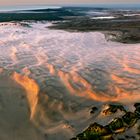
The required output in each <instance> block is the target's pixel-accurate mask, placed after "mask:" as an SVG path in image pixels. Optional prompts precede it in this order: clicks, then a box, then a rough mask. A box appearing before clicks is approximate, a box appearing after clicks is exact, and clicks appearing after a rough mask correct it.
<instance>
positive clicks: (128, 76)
mask: <svg viewBox="0 0 140 140" xmlns="http://www.w3.org/2000/svg"><path fill="white" fill-rule="evenodd" d="M30 24H31V27H25V26H22V25H20V24H15V23H5V24H4V23H2V24H0V67H1V69H0V75H1V77H0V83H1V84H0V85H1V89H2V90H1V91H0V92H2V96H3V97H2V100H9V99H8V98H10V97H11V100H12V102H16V101H17V104H14V105H13V106H12V103H11V105H10V103H5V104H6V105H5V107H3V109H6V108H8V110H9V111H8V113H6V115H8V114H9V115H10V113H11V112H10V111H11V110H13V111H14V112H15V111H16V112H18V114H19V116H18V114H17V115H16V114H15V113H14V114H11V116H15V117H19V119H18V120H19V121H20V120H21V121H20V123H21V122H22V121H24V120H26V121H27V125H25V126H24V125H22V124H21V125H20V128H21V130H23V131H24V129H27V130H28V129H29V131H28V133H29V132H30V131H32V132H30V134H32V135H33V136H34V133H35V131H38V132H37V133H35V134H36V135H37V136H38V137H39V138H38V139H39V140H44V139H47V140H54V139H56V140H57V139H62V138H63V139H69V138H71V137H73V136H74V135H76V134H77V133H79V132H80V131H81V130H83V129H84V128H85V127H86V126H87V125H88V124H90V123H91V122H93V121H94V120H97V121H99V120H100V119H102V115H101V114H98V115H97V116H94V119H93V116H91V115H90V114H89V110H90V108H91V107H92V106H93V105H96V106H98V107H99V108H101V109H102V105H103V106H104V104H106V103H107V102H119V103H122V104H124V105H126V106H128V107H130V109H133V108H131V105H132V104H133V103H135V102H137V101H140V86H139V85H140V64H139V62H140V49H139V47H140V44H133V45H132V44H121V43H116V42H107V41H106V39H105V36H104V34H102V33H100V32H89V33H80V32H77V33H76V32H75V33H70V32H66V31H61V30H49V29H48V28H47V26H49V25H50V23H30ZM3 78H7V79H8V80H7V79H3ZM9 80H10V82H6V81H9ZM5 85H6V88H4V90H3V86H5ZM12 85H14V86H12ZM7 87H8V88H7ZM8 89H11V90H10V91H9V90H8ZM18 89H19V91H18ZM20 90H21V91H20ZM3 93H5V95H3ZM23 95H24V96H25V99H24V104H25V107H24V108H23V111H21V110H20V109H18V107H19V105H18V102H19V104H22V102H23V101H22V99H19V97H18V96H23ZM7 96H8V97H7ZM8 106H9V107H8ZM14 106H15V107H16V109H15V108H14ZM21 114H23V116H24V115H25V117H26V118H27V119H25V118H22V117H21V118H20V115H21ZM26 114H27V115H26ZM21 116H22V115H21ZM4 119H5V120H4ZM23 119H24V120H23ZM2 120H4V121H8V120H9V118H8V117H7V118H5V117H4V118H3V117H2V118H1V117H0V122H1V121H2ZM9 121H10V120H9ZM26 121H24V123H26ZM2 122H3V121H2ZM10 123H11V124H12V125H13V127H16V123H15V120H14V118H13V119H12V120H11V122H10ZM102 123H106V121H103V122H102ZM12 125H10V126H12ZM3 126H5V125H4V124H3ZM1 128H2V127H0V131H1V132H0V133H3V131H6V130H7V131H8V129H11V128H9V127H8V128H5V129H6V130H4V129H2V130H1ZM21 130H19V133H20V131H21ZM11 133H12V134H13V132H11ZM25 133H27V132H25ZM40 133H41V134H40ZM14 134H15V133H14ZM17 134H18V132H17ZM22 135H24V134H22ZM27 136H28V134H27ZM33 136H32V138H33ZM14 137H16V138H17V139H18V140H20V138H19V137H18V135H16V134H15V136H13V139H11V140H15V139H14ZM2 139H3V140H6V138H5V137H3V138H2ZM28 139H30V135H29V137H28V138H26V140H28ZM33 139H35V138H33ZM21 140H22V138H21Z"/></svg>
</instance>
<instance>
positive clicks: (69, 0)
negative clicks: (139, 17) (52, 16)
mask: <svg viewBox="0 0 140 140" xmlns="http://www.w3.org/2000/svg"><path fill="white" fill-rule="evenodd" d="M75 3H76V4H81V3H87V4H89V3H93V4H94V3H96V4H97V3H140V0H0V5H20V4H53V5H57V4H75Z"/></svg>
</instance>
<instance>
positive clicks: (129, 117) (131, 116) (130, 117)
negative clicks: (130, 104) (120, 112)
mask: <svg viewBox="0 0 140 140" xmlns="http://www.w3.org/2000/svg"><path fill="white" fill-rule="evenodd" d="M122 119H123V122H124V124H125V125H126V126H127V127H132V126H133V125H134V124H135V123H136V122H137V120H138V118H137V116H136V114H135V113H132V112H127V113H126V114H125V115H124V116H123V117H122Z"/></svg>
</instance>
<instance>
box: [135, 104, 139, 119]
mask: <svg viewBox="0 0 140 140" xmlns="http://www.w3.org/2000/svg"><path fill="white" fill-rule="evenodd" d="M134 106H135V108H136V110H135V114H136V115H137V116H138V117H139V118H140V103H135V104H134Z"/></svg>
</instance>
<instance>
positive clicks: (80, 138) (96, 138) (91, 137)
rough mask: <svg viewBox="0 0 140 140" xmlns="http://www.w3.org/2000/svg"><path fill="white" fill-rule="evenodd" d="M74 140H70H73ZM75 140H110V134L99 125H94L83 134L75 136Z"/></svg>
mask: <svg viewBox="0 0 140 140" xmlns="http://www.w3.org/2000/svg"><path fill="white" fill-rule="evenodd" d="M74 139H75V138H73V139H71V140H74ZM76 139H77V140H112V139H113V138H112V134H111V132H110V131H109V130H108V129H107V128H105V127H103V126H102V125H99V124H97V123H94V124H92V125H90V126H89V127H88V128H87V129H86V130H85V131H84V132H83V133H81V134H79V135H77V137H76Z"/></svg>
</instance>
